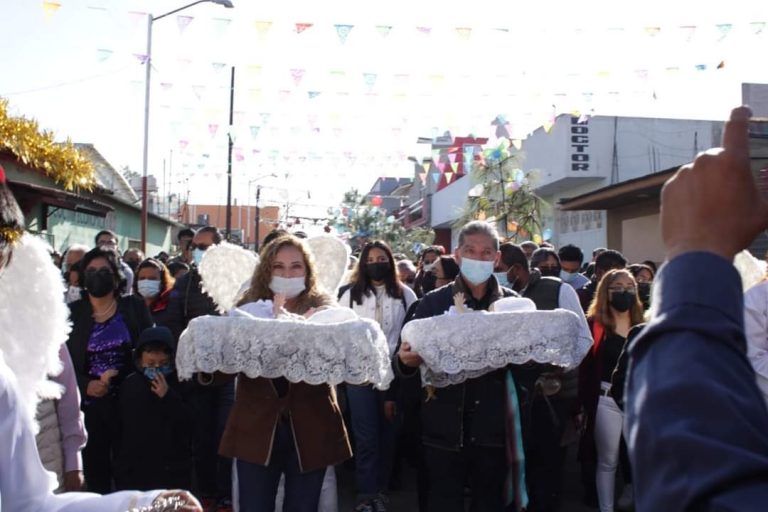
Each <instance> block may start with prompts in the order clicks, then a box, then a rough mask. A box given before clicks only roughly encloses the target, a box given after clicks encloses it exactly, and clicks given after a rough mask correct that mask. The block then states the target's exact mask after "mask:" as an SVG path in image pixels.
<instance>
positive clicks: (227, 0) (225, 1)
mask: <svg viewBox="0 0 768 512" xmlns="http://www.w3.org/2000/svg"><path fill="white" fill-rule="evenodd" d="M206 2H211V3H214V4H218V5H223V6H224V7H226V8H227V9H231V8H232V7H234V5H233V4H232V2H231V0H197V1H196V2H192V3H190V4H187V5H185V6H183V7H179V8H178V9H174V10H172V11H169V12H166V13H165V14H161V15H159V16H152V15H151V14H147V55H146V58H145V59H144V66H145V68H146V69H145V72H146V76H145V79H144V159H143V173H142V177H141V250H142V252H144V254H146V253H147V217H148V213H149V212H148V209H147V165H148V161H149V84H150V77H151V73H152V24H153V23H154V22H155V21H157V20H159V19H162V18H165V17H166V16H170V15H171V14H176V13H177V12H180V11H183V10H185V9H188V8H190V7H192V6H193V5H197V4H202V3H206Z"/></svg>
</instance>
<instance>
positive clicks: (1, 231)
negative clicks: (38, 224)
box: [0, 226, 24, 245]
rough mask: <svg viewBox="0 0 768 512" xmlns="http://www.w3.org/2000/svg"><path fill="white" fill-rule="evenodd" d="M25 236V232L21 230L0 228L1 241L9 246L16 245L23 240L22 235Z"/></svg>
mask: <svg viewBox="0 0 768 512" xmlns="http://www.w3.org/2000/svg"><path fill="white" fill-rule="evenodd" d="M23 234H24V231H23V230H21V229H15V228H9V227H5V226H3V227H0V240H1V241H4V242H5V243H7V244H9V245H15V244H16V242H18V241H19V240H21V235H23Z"/></svg>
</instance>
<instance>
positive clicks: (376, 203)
mask: <svg viewBox="0 0 768 512" xmlns="http://www.w3.org/2000/svg"><path fill="white" fill-rule="evenodd" d="M383 201H384V200H383V199H382V198H381V196H373V197H372V198H371V204H372V205H373V206H381V203H382V202H383Z"/></svg>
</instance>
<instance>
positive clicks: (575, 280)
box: [557, 244, 589, 290]
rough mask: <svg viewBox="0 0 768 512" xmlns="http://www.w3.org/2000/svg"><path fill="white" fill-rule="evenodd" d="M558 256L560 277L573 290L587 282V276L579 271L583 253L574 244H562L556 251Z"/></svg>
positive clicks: (582, 261)
mask: <svg viewBox="0 0 768 512" xmlns="http://www.w3.org/2000/svg"><path fill="white" fill-rule="evenodd" d="M557 255H558V257H559V258H560V279H562V280H563V282H564V283H568V284H569V285H571V286H572V287H573V289H574V290H578V289H579V288H582V287H584V286H586V285H587V284H589V278H588V277H587V276H585V275H584V274H582V273H580V272H579V270H580V269H581V265H582V264H583V263H584V253H583V252H582V251H581V249H579V248H578V247H576V246H575V245H572V244H568V245H564V246H562V247H561V248H560V250H559V251H557Z"/></svg>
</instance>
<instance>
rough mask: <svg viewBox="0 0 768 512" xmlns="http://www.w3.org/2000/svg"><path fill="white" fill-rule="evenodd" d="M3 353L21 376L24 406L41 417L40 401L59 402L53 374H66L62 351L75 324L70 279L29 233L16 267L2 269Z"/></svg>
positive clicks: (45, 246) (17, 250) (0, 336)
mask: <svg viewBox="0 0 768 512" xmlns="http://www.w3.org/2000/svg"><path fill="white" fill-rule="evenodd" d="M0 305H2V306H0V333H2V334H0V353H2V355H3V357H4V359H5V362H6V363H7V364H8V367H9V368H11V369H12V370H13V372H14V373H15V374H16V379H17V380H18V383H19V393H20V394H21V403H22V404H23V407H24V409H25V411H26V412H27V413H28V414H29V415H30V417H31V418H33V419H34V417H35V410H36V408H37V399H38V397H42V398H57V397H59V396H61V389H60V387H59V386H58V385H57V384H55V383H54V382H52V381H49V380H48V379H47V375H56V374H58V373H60V372H61V361H60V360H59V349H60V348H61V345H62V344H63V343H65V342H66V341H67V337H68V335H69V331H70V329H71V325H70V323H69V308H68V307H67V305H66V303H65V302H64V280H63V279H62V277H61V273H60V272H59V270H58V269H57V268H56V266H55V265H54V264H53V262H52V261H51V256H50V253H49V252H48V244H47V243H45V242H44V241H43V240H42V239H40V238H37V237H35V236H32V235H30V234H25V235H24V236H23V237H22V238H21V242H20V243H19V244H18V245H17V246H16V247H15V248H14V250H13V257H12V258H11V261H10V263H9V264H8V265H7V266H6V267H4V268H3V269H2V270H0Z"/></svg>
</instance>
